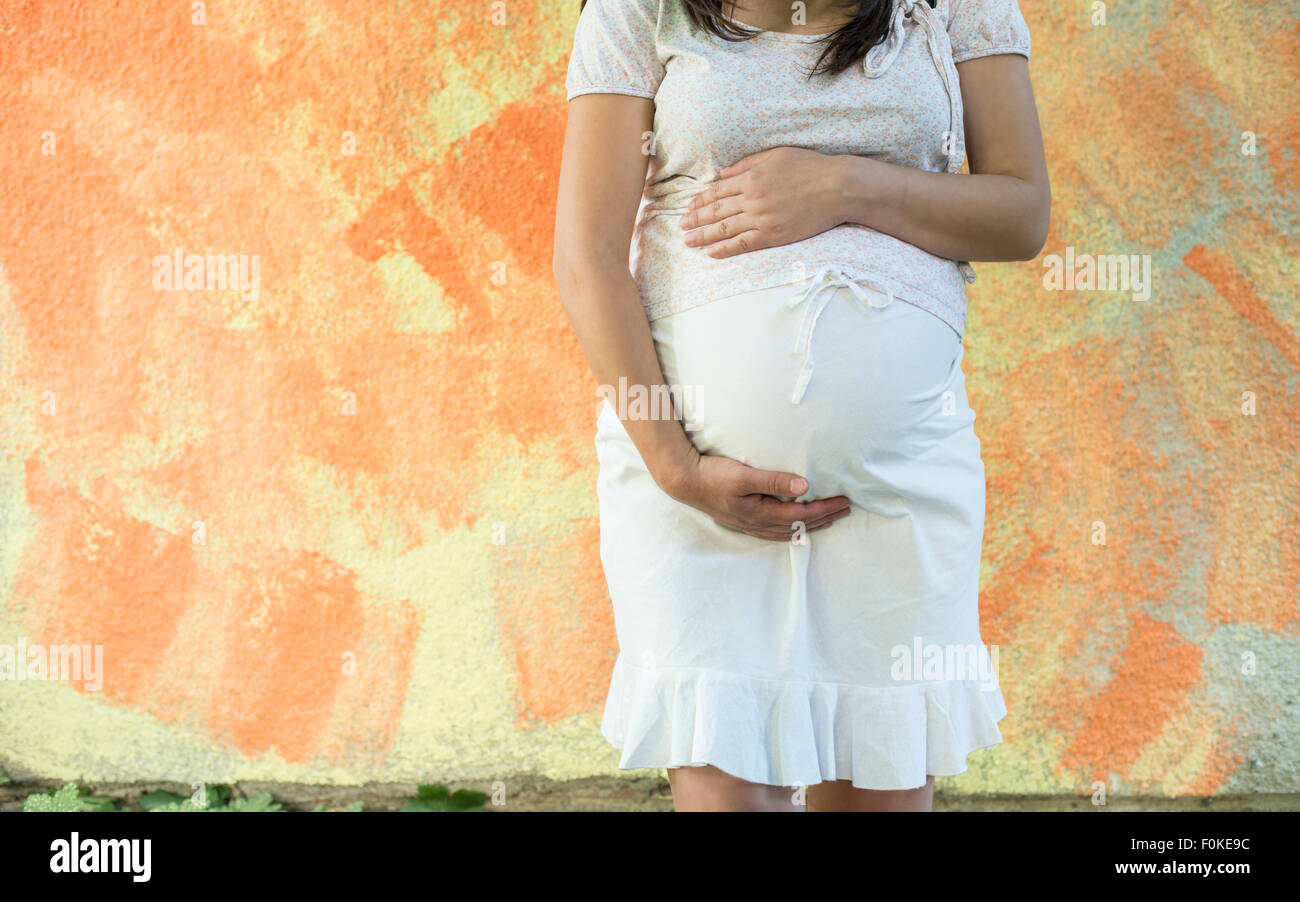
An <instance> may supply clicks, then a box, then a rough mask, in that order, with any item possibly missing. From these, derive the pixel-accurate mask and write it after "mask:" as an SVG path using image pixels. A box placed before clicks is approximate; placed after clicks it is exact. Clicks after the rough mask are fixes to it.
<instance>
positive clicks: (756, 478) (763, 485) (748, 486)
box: [735, 467, 808, 495]
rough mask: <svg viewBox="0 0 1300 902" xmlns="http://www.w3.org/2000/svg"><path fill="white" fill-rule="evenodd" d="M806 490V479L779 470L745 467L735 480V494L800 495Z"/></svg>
mask: <svg viewBox="0 0 1300 902" xmlns="http://www.w3.org/2000/svg"><path fill="white" fill-rule="evenodd" d="M806 491H808V480H806V479H804V478H803V477H802V476H800V475H799V474H797V473H784V472H782V471H780V470H760V469H759V468H758V467H745V468H744V469H743V470H741V471H740V476H739V478H738V479H737V480H736V487H735V492H736V494H737V495H750V494H757V495H802V494H803V493H804V492H806Z"/></svg>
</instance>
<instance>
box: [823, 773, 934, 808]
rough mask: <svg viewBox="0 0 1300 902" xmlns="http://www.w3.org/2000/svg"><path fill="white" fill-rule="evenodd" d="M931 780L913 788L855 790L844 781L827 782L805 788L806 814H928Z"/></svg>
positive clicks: (928, 778) (932, 792) (931, 794)
mask: <svg viewBox="0 0 1300 902" xmlns="http://www.w3.org/2000/svg"><path fill="white" fill-rule="evenodd" d="M933 803H934V777H932V776H927V777H926V778H925V785H924V786H918V787H917V788H916V789H857V788H856V787H854V785H853V784H852V783H851V782H849V781H848V780H827V781H825V782H824V783H818V784H817V785H816V786H809V787H808V810H809V811H929V810H930V808H931V806H932V805H933Z"/></svg>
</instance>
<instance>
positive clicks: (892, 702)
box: [600, 656, 1007, 789]
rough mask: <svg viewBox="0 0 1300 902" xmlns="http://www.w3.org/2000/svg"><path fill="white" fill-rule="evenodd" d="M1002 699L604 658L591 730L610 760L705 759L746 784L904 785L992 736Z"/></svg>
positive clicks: (956, 766)
mask: <svg viewBox="0 0 1300 902" xmlns="http://www.w3.org/2000/svg"><path fill="white" fill-rule="evenodd" d="M1006 713H1007V709H1006V704H1005V702H1004V701H1003V698H1002V693H1001V691H1000V690H999V689H998V688H997V686H996V684H991V685H990V684H985V683H982V682H981V681H979V680H938V681H932V682H906V683H900V684H899V685H898V686H886V687H877V686H859V685H852V684H847V683H831V682H826V683H818V682H798V681H784V680H764V679H756V678H752V677H747V676H743V675H740V674H733V673H726V672H723V671H717V670H703V669H701V670H686V669H674V670H646V669H642V668H639V667H636V666H635V665H633V664H631V663H629V662H628V661H627V660H626V659H625V658H623V657H622V656H620V657H619V658H618V660H617V661H616V662H615V664H614V674H613V677H612V679H611V682H610V691H609V696H608V698H607V700H606V703H605V711H604V716H603V718H602V720H601V727H600V731H601V734H602V735H603V736H604V737H605V738H606V739H607V740H609V742H610V743H612V744H613V745H614V747H615V748H617V749H619V750H620V752H621V756H620V759H619V765H618V766H619V768H620V769H623V770H628V769H635V768H668V767H690V766H699V765H704V764H710V765H713V766H714V767H717V768H718V769H719V770H722V771H724V772H726V773H728V774H731V775H732V776H735V777H739V778H740V779H742V780H746V781H748V782H751V783H762V784H767V785H771V786H790V787H793V786H797V785H802V786H812V785H814V784H816V783H820V782H822V781H825V780H850V781H851V782H852V784H853V785H854V786H855V787H858V788H860V789H913V788H916V787H919V786H922V785H924V784H925V781H926V777H927V775H930V774H933V775H934V776H940V777H945V776H952V775H955V774H960V773H962V772H964V771H965V770H966V756H967V755H968V754H970V753H971V752H972V751H976V750H978V749H984V748H989V747H990V746H994V745H997V744H998V743H1000V742H1001V741H1002V734H1001V732H999V730H998V727H997V723H998V721H999V720H1001V719H1002V718H1003V717H1005V716H1006Z"/></svg>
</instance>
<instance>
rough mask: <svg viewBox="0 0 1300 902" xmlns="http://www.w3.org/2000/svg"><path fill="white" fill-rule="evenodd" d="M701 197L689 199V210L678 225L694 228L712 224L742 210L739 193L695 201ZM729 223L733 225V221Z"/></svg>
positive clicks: (683, 227) (684, 227)
mask: <svg viewBox="0 0 1300 902" xmlns="http://www.w3.org/2000/svg"><path fill="white" fill-rule="evenodd" d="M701 197H703V195H701V196H700V197H697V198H695V200H693V201H691V206H690V207H689V208H688V209H689V212H688V213H686V214H685V215H683V216H682V218H681V220H680V221H679V222H678V223H677V225H678V227H680V228H682V229H696V228H699V227H700V226H706V225H712V224H713V223H716V222H720V221H721V220H725V219H727V218H728V217H731V216H735V215H737V214H739V213H741V212H743V211H742V209H741V206H740V197H739V195H733V196H731V197H724V198H721V199H719V200H715V201H710V202H707V203H697V201H699V200H700V198H701ZM731 225H732V226H734V225H735V223H731ZM733 234H734V233H733ZM688 243H689V241H688Z"/></svg>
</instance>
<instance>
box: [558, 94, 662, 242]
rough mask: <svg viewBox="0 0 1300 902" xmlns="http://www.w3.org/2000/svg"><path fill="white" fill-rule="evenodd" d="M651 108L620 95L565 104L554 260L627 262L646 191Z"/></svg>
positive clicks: (649, 104) (647, 102)
mask: <svg viewBox="0 0 1300 902" xmlns="http://www.w3.org/2000/svg"><path fill="white" fill-rule="evenodd" d="M653 121H654V102H653V101H652V100H649V99H648V98H643V97H636V96H630V95H622V94H587V95H583V96H580V97H574V98H573V100H571V101H569V121H568V125H567V126H566V127H565V130H564V155H563V158H562V159H561V161H560V182H559V189H558V193H557V196H556V203H555V260H556V262H557V263H558V262H559V261H561V260H562V259H573V258H574V257H576V256H578V255H583V254H612V255H614V256H616V257H621V258H622V259H623V260H624V261H626V259H627V252H628V247H629V245H630V244H631V241H632V229H633V227H634V225H635V220H636V211H637V207H638V206H639V204H640V200H641V193H642V191H643V189H644V187H645V177H646V167H647V165H648V163H649V158H648V157H647V156H646V154H645V153H644V152H643V151H644V148H645V145H646V144H648V143H649V141H648V139H646V138H644V137H643V135H644V133H646V132H648V131H650V128H651V126H652V125H653Z"/></svg>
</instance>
